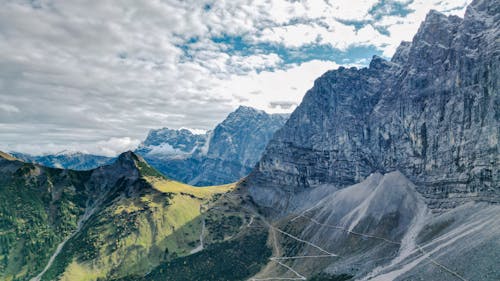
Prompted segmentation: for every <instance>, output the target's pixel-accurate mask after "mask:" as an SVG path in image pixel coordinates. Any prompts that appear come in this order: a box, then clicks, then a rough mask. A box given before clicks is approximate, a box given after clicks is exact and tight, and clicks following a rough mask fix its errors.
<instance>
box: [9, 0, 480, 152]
mask: <svg viewBox="0 0 500 281" xmlns="http://www.w3.org/2000/svg"><path fill="white" fill-rule="evenodd" d="M394 1H396V0H394ZM378 2H380V1H377V0H335V1H333V0H330V1H315V0H309V1H306V0H304V1H286V0H232V1H213V2H212V3H211V4H210V7H209V9H206V6H205V5H206V3H207V2H206V1H201V0H196V1H177V0H163V1H156V0H155V1H145V2H144V1H133V0H125V1H120V2H116V3H111V2H108V1H90V2H89V1H64V0H48V1H39V2H38V1H37V2H33V1H31V2H28V1H23V0H17V1H16V0H12V1H7V2H6V3H3V4H2V9H0V38H1V40H0V135H1V136H2V139H1V143H0V146H2V148H4V149H5V148H15V149H18V150H20V151H37V152H47V151H52V152H57V151H60V150H63V149H70V150H86V151H88V152H92V153H99V154H106V155H111V154H114V153H116V152H117V151H118V150H125V149H128V148H130V147H133V146H134V145H135V143H136V142H137V140H138V139H142V138H144V136H145V135H146V134H147V131H148V130H149V129H151V128H158V127H165V126H167V127H171V128H180V127H189V128H197V129H201V130H207V129H210V128H212V127H213V126H214V125H215V124H216V123H217V122H219V121H221V119H223V118H224V117H225V116H226V115H227V114H228V112H229V111H230V110H232V109H234V108H235V107H236V106H237V104H239V103H244V104H247V105H251V106H256V107H258V108H261V109H266V110H269V111H272V112H276V111H290V110H291V109H293V107H294V106H290V105H291V104H297V103H298V102H300V100H301V98H302V96H303V95H304V93H305V91H306V90H307V89H309V88H310V87H311V86H312V81H313V80H314V79H315V78H317V77H318V76H319V75H321V74H322V73H323V72H325V71H326V70H328V69H332V68H336V67H337V64H336V63H334V62H327V61H319V60H314V58H311V59H310V60H309V61H306V62H303V63H302V64H300V65H298V64H296V62H294V63H293V64H290V62H287V61H286V58H285V57H284V56H283V57H280V54H279V53H273V52H272V50H254V48H255V46H243V47H242V46H232V45H231V42H226V41H224V40H222V41H221V42H214V41H213V40H212V38H214V37H223V36H224V35H228V36H233V37H235V38H241V40H243V41H245V42H250V43H258V42H260V43H266V44H274V45H276V44H282V45H283V46H285V48H296V49H294V50H293V51H294V52H300V50H299V49H298V48H300V47H301V46H305V45H309V44H317V43H321V44H330V45H331V46H333V47H334V48H337V49H339V50H348V49H349V47H352V46H360V45H373V46H375V47H377V48H379V49H380V50H382V51H383V52H384V54H385V55H386V56H390V55H391V54H392V53H393V51H394V50H395V48H396V47H397V45H399V42H400V41H401V40H409V39H411V37H412V36H413V34H414V33H415V32H416V30H417V28H418V25H419V24H420V22H421V21H422V20H423V19H424V17H425V14H426V13H427V11H428V10H429V9H431V8H433V9H437V10H439V11H447V12H448V13H455V14H461V13H462V14H463V9H462V10H460V9H459V7H464V6H465V4H467V3H469V2H470V0H459V1H451V0H449V1H442V0H415V1H412V2H411V3H410V4H409V5H408V7H407V8H408V9H410V10H412V11H413V12H411V13H410V14H408V15H407V16H406V17H401V16H395V15H385V16H382V17H381V18H380V19H377V20H375V19H374V17H373V16H372V15H370V13H369V11H370V9H371V8H372V7H373V6H374V5H375V4H376V3H378ZM389 2H390V1H389ZM398 2H404V1H403V0H401V1H400V0H398ZM34 3H35V4H34ZM33 5H37V7H33ZM340 21H364V22H365V25H364V26H363V27H361V28H359V29H356V28H355V27H354V26H353V25H348V24H345V23H341V22H340ZM380 28H385V29H386V30H387V31H389V33H390V35H384V34H381V33H380V32H379V31H378V30H379V29H380ZM282 45H279V46H278V47H277V48H278V49H279V48H283V46H282ZM299 55H300V54H299ZM368 56H369V57H371V54H369V55H368ZM337 63H340V62H337ZM288 106H290V107H289V108H287V107H288ZM34 136H36V137H34ZM13 150H14V149H13Z"/></svg>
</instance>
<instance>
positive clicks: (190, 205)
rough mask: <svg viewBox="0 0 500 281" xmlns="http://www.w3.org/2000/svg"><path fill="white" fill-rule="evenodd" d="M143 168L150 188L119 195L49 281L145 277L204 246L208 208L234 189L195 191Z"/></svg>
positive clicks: (70, 249) (92, 222) (71, 244)
mask: <svg viewBox="0 0 500 281" xmlns="http://www.w3.org/2000/svg"><path fill="white" fill-rule="evenodd" d="M143 165H144V164H143ZM140 168H141V172H144V170H146V173H145V174H147V175H145V176H144V177H143V179H144V180H145V181H146V182H147V183H148V185H147V186H148V187H146V188H144V189H143V190H141V191H140V193H139V194H136V195H133V196H119V197H117V198H116V199H114V200H113V202H112V203H111V204H109V205H108V206H106V207H105V208H104V209H103V210H102V211H101V212H99V214H97V215H96V216H95V217H94V218H92V219H91V220H90V221H89V222H88V226H86V227H85V228H84V229H82V232H81V234H79V235H77V236H75V239H72V240H71V241H70V242H69V243H68V247H67V250H68V253H69V254H67V255H62V256H61V258H60V259H59V260H58V261H57V262H56V264H55V265H54V266H53V268H52V269H51V271H49V272H48V274H46V276H44V280H51V278H54V277H57V276H60V279H61V280H65V281H66V280H67V281H70V280H71V281H78V280H82V281H83V280H89V281H90V280H98V279H99V278H100V279H103V280H107V279H109V278H120V277H123V276H127V275H130V274H134V275H143V274H145V273H147V272H148V271H150V270H151V268H154V267H155V266H158V265H159V264H160V263H161V262H164V261H168V260H172V259H175V258H178V257H182V256H186V255H189V254H190V252H191V251H192V250H193V249H195V248H196V247H197V246H198V245H199V243H200V234H201V231H202V218H201V216H200V215H201V212H202V211H203V209H204V206H205V205H206V204H208V203H209V202H210V201H211V200H213V199H214V196H216V195H218V194H219V195H220V194H223V193H226V192H228V191H230V190H232V189H233V188H234V185H224V186H212V187H204V188H203V187H202V188H200V187H192V186H189V185H186V184H182V183H179V182H176V181H171V180H168V179H165V178H163V177H160V176H158V175H156V174H155V173H152V172H151V171H150V170H147V169H145V168H144V167H140Z"/></svg>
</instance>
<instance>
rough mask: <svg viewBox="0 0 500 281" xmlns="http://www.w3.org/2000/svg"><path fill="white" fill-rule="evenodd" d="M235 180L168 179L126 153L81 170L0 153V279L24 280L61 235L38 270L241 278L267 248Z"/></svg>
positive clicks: (92, 275)
mask: <svg viewBox="0 0 500 281" xmlns="http://www.w3.org/2000/svg"><path fill="white" fill-rule="evenodd" d="M234 187H235V184H232V185H225V186H212V187H204V188H198V187H192V186H189V185H186V184H182V183H179V182H176V181H171V180H169V179H166V178H165V177H163V176H162V175H161V174H159V173H158V172H157V171H156V170H154V169H153V168H151V166H149V165H148V164H147V163H146V162H144V160H143V159H142V158H140V157H138V156H136V155H134V154H130V153H129V154H128V155H125V156H123V157H121V158H119V160H118V162H117V163H115V164H113V165H110V166H106V167H102V168H98V169H96V170H93V171H88V172H77V171H68V170H59V169H50V168H45V167H41V166H37V165H32V164H25V163H22V162H20V161H17V160H15V159H9V160H7V159H5V158H0V200H2V201H3V202H6V203H5V204H2V205H0V280H9V281H11V280H30V279H31V278H33V277H34V276H36V275H37V274H39V273H40V272H42V270H43V269H44V267H45V265H47V262H48V260H49V258H50V257H51V255H52V254H53V253H54V252H55V249H56V247H57V246H58V245H59V244H60V243H61V242H62V241H64V239H65V238H67V237H71V238H70V239H69V240H68V241H67V243H66V244H64V246H63V247H62V250H61V251H60V253H59V254H58V255H57V257H56V258H55V259H54V262H53V263H52V264H51V266H50V267H49V269H48V270H47V271H46V272H45V273H44V275H43V276H42V278H41V280H64V281H95V280H112V279H115V280H118V279H122V280H135V279H141V278H143V276H148V277H147V278H148V279H147V280H240V279H244V278H245V277H248V276H250V275H252V274H254V273H256V272H257V271H258V270H259V269H260V267H261V266H262V265H263V264H265V263H266V261H267V258H268V257H269V256H270V250H269V249H268V248H267V246H266V241H267V231H264V229H265V228H264V227H263V225H262V223H261V222H260V221H259V220H258V219H255V221H254V219H253V218H251V215H250V214H249V213H248V212H245V211H244V210H243V209H242V208H240V207H239V205H240V204H241V203H242V201H241V198H238V196H235V195H234V194H233V192H232V190H233V189H234ZM84 214H87V215H88V214H91V215H89V216H84ZM82 217H86V219H85V220H83V223H81V225H80V227H77V225H78V221H79V220H81V218H82ZM71 235H73V236H71ZM201 240H203V243H202V242H201ZM193 263H195V264H197V266H194V267H193V266H192V264H193ZM186 264H190V266H186ZM235 268H238V270H235ZM207 273H209V276H207V275H206V274H207ZM148 274H149V275H148ZM165 276H168V279H165ZM201 276H204V277H201ZM186 278H188V279H186ZM200 278H201V279H200ZM203 278H205V279H203ZM207 278H208V279H207Z"/></svg>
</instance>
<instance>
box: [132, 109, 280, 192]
mask: <svg viewBox="0 0 500 281" xmlns="http://www.w3.org/2000/svg"><path fill="white" fill-rule="evenodd" d="M287 117H288V115H283V114H267V113H266V112H264V111H261V110H256V109H254V108H251V107H245V106H240V107H239V108H238V109H237V110H236V111H234V112H232V113H231V114H229V116H228V117H227V118H226V119H225V120H224V121H223V122H222V123H220V124H219V125H217V126H216V127H215V129H214V130H213V131H210V132H208V133H206V134H202V135H196V134H193V133H191V132H190V131H188V130H171V129H160V130H153V131H151V132H150V133H149V135H148V138H147V139H146V140H145V141H144V143H143V144H142V145H141V146H140V147H139V148H138V149H137V151H136V152H137V153H139V154H141V155H143V156H144V158H145V159H146V160H147V161H148V162H149V163H151V165H153V166H154V167H155V168H157V169H158V170H159V171H161V172H162V173H164V174H165V175H167V176H168V177H171V178H173V179H176V180H180V181H182V182H186V183H189V184H193V185H197V186H204V185H217V184H225V183H230V182H235V181H237V180H239V179H240V178H242V177H244V176H246V175H248V173H250V171H251V170H252V169H253V167H254V165H255V163H257V161H258V160H259V158H260V156H261V154H262V152H263V151H264V149H265V147H266V145H267V143H268V141H269V140H270V139H271V138H272V136H273V134H274V132H275V131H276V130H278V129H279V128H281V127H282V126H283V124H284V123H285V121H286V119H287Z"/></svg>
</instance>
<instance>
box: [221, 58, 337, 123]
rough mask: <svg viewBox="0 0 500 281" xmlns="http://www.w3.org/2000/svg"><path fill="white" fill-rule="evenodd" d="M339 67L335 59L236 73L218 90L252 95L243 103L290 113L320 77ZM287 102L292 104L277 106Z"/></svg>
mask: <svg viewBox="0 0 500 281" xmlns="http://www.w3.org/2000/svg"><path fill="white" fill-rule="evenodd" d="M335 68H338V65H337V64H336V63H334V62H330V61H318V60H314V61H309V62H306V63H302V64H300V65H293V66H292V67H290V68H287V69H282V70H276V71H262V72H260V73H256V72H252V73H249V74H248V75H245V76H239V75H233V76H232V77H231V78H230V79H229V80H227V81H224V83H220V85H219V87H217V88H215V89H214V91H216V92H219V93H223V94H224V95H227V96H229V95H233V96H245V97H248V99H247V100H245V101H242V102H240V103H242V104H244V105H248V106H252V107H256V108H259V109H263V110H266V111H267V112H272V113H279V112H281V113H282V112H290V111H291V110H292V109H294V108H295V106H296V105H298V104H299V103H300V101H301V100H302V97H303V96H304V93H305V92H306V91H307V90H309V89H310V88H312V86H313V82H314V80H316V78H318V77H319V76H321V75H322V74H323V73H324V72H326V71H328V70H331V69H335ZM287 103H288V104H289V105H291V106H289V107H287V108H285V107H283V106H276V105H278V104H287ZM236 105H237V104H236V103H234V106H236Z"/></svg>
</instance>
